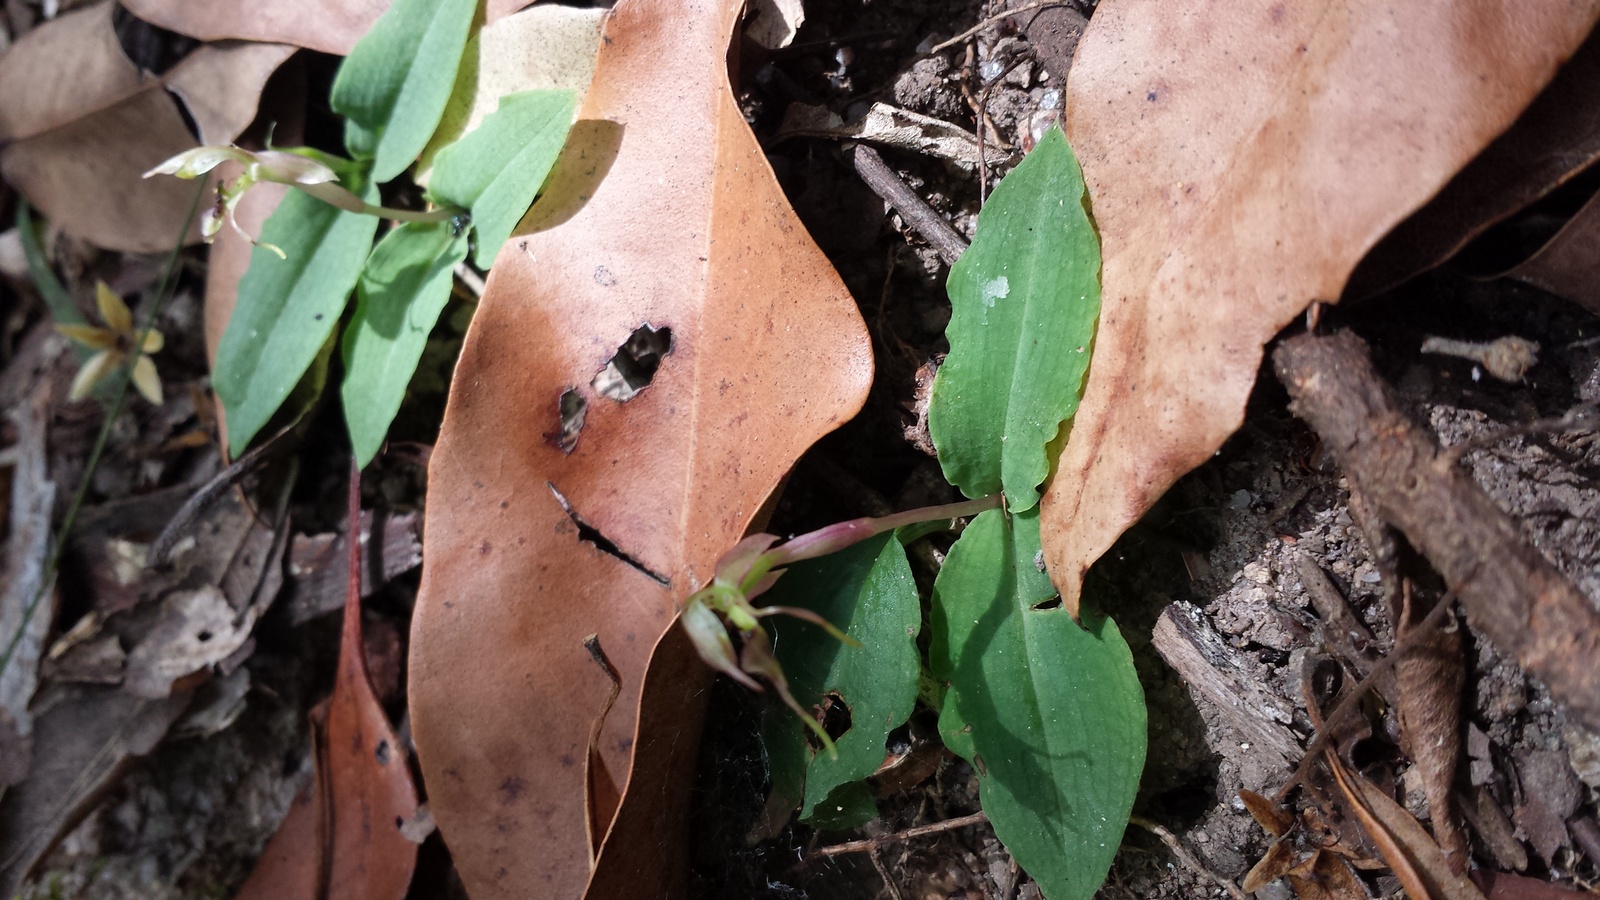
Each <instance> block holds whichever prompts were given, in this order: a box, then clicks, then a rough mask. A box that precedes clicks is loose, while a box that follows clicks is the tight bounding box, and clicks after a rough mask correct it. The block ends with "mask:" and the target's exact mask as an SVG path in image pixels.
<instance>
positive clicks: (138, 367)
mask: <svg viewBox="0 0 1600 900" xmlns="http://www.w3.org/2000/svg"><path fill="white" fill-rule="evenodd" d="M95 304H96V305H97V306H99V307H100V318H101V320H102V321H104V322H105V323H106V324H105V325H104V326H99V325H57V326H56V330H57V331H59V332H61V333H62V334H64V335H66V336H67V337H68V338H71V339H72V340H74V341H77V342H78V343H80V344H82V345H84V346H85V347H88V348H89V349H91V350H96V351H98V352H97V353H95V354H94V355H93V356H91V357H89V358H88V359H87V360H86V361H85V362H84V364H83V367H82V368H80V369H79V370H78V375H77V377H75V378H73V379H72V390H71V392H70V393H69V394H68V395H67V399H68V400H71V401H73V402H76V401H78V400H82V399H83V398H84V397H87V396H89V394H90V392H92V391H93V390H94V389H95V386H96V385H98V384H99V383H100V382H102V381H104V380H105V378H106V376H107V375H109V374H111V373H112V372H115V371H116V370H117V369H119V368H121V367H122V366H123V365H124V364H126V363H127V361H128V357H129V355H133V356H134V357H135V359H134V362H133V373H132V379H133V386H134V388H135V389H136V390H138V392H139V394H140V396H142V397H144V398H145V399H146V400H149V401H150V402H151V403H153V404H155V405H156V406H160V405H161V378H160V376H158V375H157V374H156V364H155V363H154V362H152V361H151V359H150V356H149V354H151V353H155V352H157V351H159V350H160V349H161V346H162V345H163V344H164V343H166V339H165V338H163V337H162V335H161V332H159V331H157V330H155V329H154V328H151V329H150V330H149V331H148V332H146V333H145V335H144V340H143V341H141V340H140V339H139V330H138V329H137V328H135V327H134V325H133V313H131V312H129V311H128V304H126V303H124V302H123V300H122V298H121V297H119V296H117V294H116V292H115V291H113V290H111V288H109V287H106V283H105V282H103V281H100V282H96V283H95Z"/></svg>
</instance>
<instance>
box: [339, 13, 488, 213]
mask: <svg viewBox="0 0 1600 900" xmlns="http://www.w3.org/2000/svg"><path fill="white" fill-rule="evenodd" d="M477 8H478V0H394V3H393V4H392V5H391V6H390V7H389V9H388V10H387V11H386V12H384V14H383V15H382V16H379V17H378V21H377V22H376V23H374V24H373V26H372V30H370V31H368V32H367V34H366V36H365V37H363V38H362V39H361V40H360V41H359V42H357V43H356V45H355V46H354V47H353V48H351V50H350V55H349V56H347V57H345V60H344V62H343V63H342V64H340V66H339V74H338V76H337V77H336V78H334V81H333V92H332V93H331V94H330V95H329V98H328V99H329V102H330V103H331V104H332V106H333V111H334V112H336V113H339V114H340V115H342V116H344V117H345V118H346V119H347V120H348V121H347V122H346V123H345V131H344V143H345V147H346V148H347V149H348V150H349V151H350V154H351V155H352V156H354V157H355V158H357V159H363V160H366V159H370V160H372V177H373V179H374V180H375V181H378V182H379V183H382V182H385V181H388V180H390V179H391V178H394V177H395V176H396V175H399V174H400V173H401V172H404V171H405V170H406V167H407V166H409V165H411V163H412V162H414V161H415V160H416V158H417V154H419V153H421V152H422V148H423V147H426V146H427V144H428V138H430V137H432V136H433V131H434V129H435V128H437V127H438V125H439V118H440V116H442V115H443V114H444V107H445V104H446V103H447V102H449V100H450V91H451V89H452V88H454V86H455V81H456V69H457V68H458V67H459V66H460V64H461V51H462V50H463V49H464V48H465V47H466V45H467V33H468V32H469V31H470V30H471V28H472V19H473V16H474V14H475V13H476V12H477Z"/></svg>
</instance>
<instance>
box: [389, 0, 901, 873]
mask: <svg viewBox="0 0 1600 900" xmlns="http://www.w3.org/2000/svg"><path fill="white" fill-rule="evenodd" d="M741 6H742V4H741V3H739V2H737V0H720V2H716V3H705V2H701V3H692V2H685V3H674V4H667V3H660V2H655V3H648V2H643V0H623V2H621V3H619V4H618V5H617V6H616V8H615V9H614V10H613V12H612V14H611V17H610V19H609V21H608V22H607V25H606V30H605V42H604V45H603V46H602V48H601V51H600V56H599V59H598V62H597V65H596V69H595V75H594V80H593V82H592V86H591V87H590V90H589V93H588V96H587V98H586V100H585V103H584V106H583V108H582V110H581V111H580V114H579V118H580V121H579V123H578V124H577V126H576V127H575V128H574V131H573V135H572V137H571V138H570V139H569V141H568V146H567V148H566V151H565V153H564V158H563V160H562V161H561V162H559V163H558V164H557V168H556V171H555V172H554V173H552V176H551V180H550V181H549V182H548V188H547V196H546V197H545V198H544V199H543V200H542V201H540V204H539V205H538V206H536V207H535V209H534V210H533V211H532V212H531V213H530V216H529V219H528V220H527V221H525V222H524V225H523V236H522V237H516V236H514V237H513V238H512V239H511V240H510V241H509V242H508V243H507V245H506V246H505V248H504V249H502V251H501V252H500V256H499V258H498V259H497V260H496V263H495V266H494V268H493V270H492V271H491V273H490V275H489V282H488V289H487V291H486V293H485V294H484V297H483V301H482V303H481V304H480V306H479V309H478V312H477V315H476V317H475V318H474V320H473V323H472V327H471V329H470V331H469V332H468V335H467V338H466V343H465V347H464V348H463V351H462V356H461V361H460V363H459V364H458V367H457V369H456V376H455V380H454V382H453V385H452V388H451V396H450V402H449V406H448V408H447V410H446V413H445V421H444V426H443V429H442V432H441V434H440V439H439V442H438V444H437V446H436V448H435V451H434V453H433V457H432V464H431V467H430V478H429V499H428V522H427V528H426V532H425V535H424V547H425V556H424V559H425V563H424V569H423V580H422V587H421V592H420V594H419V597H418V603H417V607H416V613H415V616H414V618H413V623H412V634H413V637H412V657H411V670H410V671H411V690H410V698H411V711H412V723H413V728H414V733H415V736H416V741H417V748H418V754H419V756H420V759H421V762H422V768H423V772H424V774H425V776H426V778H427V780H428V784H429V790H430V805H431V807H432V809H433V812H434V816H435V818H436V820H437V821H438V824H439V829H440V832H441V834H442V835H443V837H444V839H445V841H446V843H447V844H448V845H449V846H450V849H451V851H452V853H453V854H454V859H455V862H456V865H457V867H458V870H459V871H460V873H461V876H462V878H463V881H464V882H465V884H466V886H467V889H468V891H469V892H470V893H471V894H472V895H473V897H474V898H475V900H483V898H495V897H505V898H521V897H529V896H538V897H548V898H553V900H560V898H574V897H577V896H579V895H580V894H581V893H582V892H583V890H584V887H585V884H586V883H587V881H588V880H589V846H588V840H587V838H586V834H585V809H584V798H585V796H586V795H587V794H588V793H589V791H588V790H586V786H585V784H584V783H583V778H584V776H583V773H584V769H585V766H584V756H585V751H586V748H587V745H588V738H589V731H590V726H591V724H592V721H593V719H594V717H595V716H596V715H598V714H599V711H600V709H601V707H602V704H603V702H604V699H605V696H606V694H607V693H608V691H609V688H610V685H609V682H608V681H607V679H606V677H605V675H604V673H603V672H602V671H601V670H600V668H599V667H598V666H597V665H596V663H595V662H594V661H593V659H591V658H590V656H589V653H588V652H587V651H586V650H585V648H584V646H583V641H584V638H585V637H586V636H588V635H590V634H598V635H599V639H600V642H601V645H602V646H603V647H604V649H605V651H606V653H607V654H608V656H609V657H610V659H611V661H612V662H613V663H614V665H615V667H616V669H617V672H618V674H619V675H620V679H621V683H622V693H621V696H620V698H619V699H618V701H617V704H616V706H615V708H614V709H613V710H612V711H611V713H610V716H609V718H608V719H607V721H606V725H605V728H604V731H603V733H602V737H601V741H600V754H599V756H600V758H601V760H602V761H603V762H604V766H603V767H599V768H601V769H602V771H600V772H597V777H605V778H610V779H611V780H612V781H613V783H614V784H617V785H621V784H623V783H626V784H627V793H626V794H625V795H624V798H623V801H622V807H621V808H622V809H624V810H627V809H629V808H630V803H633V802H636V801H637V799H638V798H640V797H641V796H645V795H650V794H654V795H658V796H659V797H660V798H661V803H662V808H663V810H666V811H671V810H674V809H678V808H680V807H679V805H678V804H677V801H676V800H675V799H674V798H675V797H677V796H678V795H679V794H680V793H681V792H686V791H687V790H688V788H689V783H688V779H687V777H686V776H684V775H683V774H682V770H681V764H682V761H683V760H684V759H685V758H692V752H690V753H687V754H685V753H684V752H682V751H683V748H684V746H685V742H687V743H688V744H693V743H694V742H695V741H697V740H698V735H699V732H698V728H697V726H696V724H695V723H696V721H697V719H698V715H699V713H698V711H697V709H696V707H695V703H697V702H700V701H699V700H698V699H697V698H695V697H693V696H685V695H684V694H683V693H682V691H681V689H680V688H678V687H677V686H675V685H666V686H663V688H662V695H663V697H664V698H670V702H667V701H665V700H664V702H663V704H662V705H661V706H660V707H659V708H656V709H653V710H650V711H648V718H649V722H651V723H661V724H663V725H664V726H666V730H667V731H668V733H667V734H666V735H663V736H661V737H659V738H656V737H652V738H651V739H650V740H649V741H648V742H647V741H646V739H645V736H644V732H641V736H640V738H639V741H638V747H637V748H635V746H634V744H635V724H636V722H638V721H639V718H640V712H639V703H640V695H641V690H642V684H643V682H644V680H645V668H646V662H647V660H648V658H649V656H650V653H651V651H652V649H653V648H655V647H656V645H657V641H658V639H659V638H661V636H662V635H663V633H664V632H666V631H667V629H668V628H669V627H671V626H672V625H673V623H674V621H675V619H676V613H677V602H678V601H679V600H681V599H682V598H683V597H685V596H687V595H688V594H689V593H691V592H692V591H694V590H695V589H696V588H697V587H699V586H700V585H702V584H704V583H705V582H706V581H707V580H708V579H709V578H710V577H711V574H712V567H713V565H714V563H715V561H716V559H717V557H718V556H719V555H721V554H722V553H723V552H725V551H726V550H728V549H730V548H731V547H732V546H733V545H734V543H735V542H737V541H738V540H739V538H740V537H741V536H742V535H743V534H744V532H745V530H746V528H747V527H748V526H749V525H750V523H751V521H752V519H753V518H754V517H755V516H756V515H757V510H758V509H759V508H760V507H761V505H762V502H763V500H764V499H765V498H766V497H767V495H768V494H769V493H770V492H771V491H772V490H773V489H774V487H775V486H776V485H777V484H778V482H779V479H780V478H781V477H782V476H783V473H784V472H785V471H786V470H787V469H788V468H789V467H790V466H791V465H792V464H793V462H794V461H795V459H796V458H797V457H798V456H799V454H800V453H801V451H803V450H804V449H805V448H806V447H807V446H809V445H810V444H811V443H812V442H813V441H815V440H816V439H817V438H818V437H820V436H821V435H823V434H824V433H826V432H827V431H828V430H830V429H832V428H833V427H835V426H836V425H837V424H839V423H840V422H842V421H843V420H844V419H846V418H848V417H849V416H850V415H852V414H853V413H854V411H855V410H856V409H857V408H858V407H859V406H860V404H861V403H862V401H863V398H864V396H865V393H866V390H867V386H868V383H869V381H870V378H871V372H872V363H871V355H870V350H869V345H868V340H867V335H866V332H865V329H864V326H863V323H862V321H861V318H860V315H859V313H858V312H857V311H856V308H855V304H854V303H853V302H852V300H851V298H850V295H849V293H848V292H847V290H846V289H845V288H844V286H843V284H842V283H841V282H840V280H839V278H838V276H837V274H835V273H834V271H833V270H832V268H831V267H830V266H829V264H828V261H827V259H826V258H825V257H824V256H823V255H822V253H821V252H820V251H819V250H818V249H817V248H816V246H815V244H813V243H812V241H811V239H810V238H809V236H807V234H806V232H805V229H804V227H803V226H802V225H801V224H800V222H799V220H798V219H797V218H796V217H795V215H794V213H793V211H792V210H791V209H790V208H789V206H788V204H787V203H786V202H785V200H784V197H783V193H782V191H781V190H780V189H779V187H778V185H777V182H776V181H775V179H774V178H773V175H772V172H771V170H770V168H769V167H768V165H767V161H766V159H765V157H764V155H763V154H762V152H761V149H760V147H759V146H758V145H757V144H756V142H755V140H754V138H753V136H752V135H751V134H750V132H749V129H748V127H747V126H746V125H745V122H744V120H743V118H742V117H741V116H740V113H739V109H738V106H737V104H736V103H735V101H734V98H733V95H732V92H731V90H730V88H729V84H728V75H727V66H726V59H727V53H728V44H729V39H730V36H731V34H732V30H733V27H734V24H735V22H736V20H737V18H738V16H739V12H740V9H741ZM645 326H648V328H646V327H645ZM667 329H670V337H669V336H668V334H667V331H666V330H667ZM625 345H630V346H631V348H632V349H631V351H628V352H624V353H623V356H624V360H623V362H624V363H628V365H627V367H628V368H633V367H634V364H633V363H631V362H629V360H630V359H637V360H639V363H640V365H642V366H643V367H644V368H646V369H648V367H649V364H652V363H655V364H658V365H659V369H658V370H656V371H655V372H654V376H653V381H652V382H651V383H650V385H649V386H648V387H647V388H644V389H643V390H642V391H641V392H639V393H637V394H636V395H633V396H632V397H631V399H627V400H621V399H616V398H617V397H619V396H622V394H621V393H620V392H619V391H617V389H616V388H615V387H612V388H610V389H608V390H605V391H602V390H601V388H600V387H597V386H596V385H595V381H596V379H597V376H600V375H601V373H602V372H603V371H605V370H607V369H608V362H609V361H610V360H612V359H613V357H615V356H616V355H617V354H618V353H619V348H623V347H624V346H625ZM663 349H664V350H665V351H666V352H665V353H661V352H660V351H661V350H663ZM604 384H605V379H601V385H602V386H604ZM569 391H570V392H572V395H571V396H572V398H573V399H572V400H570V401H569V403H571V402H574V401H575V400H577V399H581V400H582V402H583V404H584V406H585V408H586V411H587V418H586V420H585V424H584V426H583V429H582V431H581V432H580V433H579V434H578V435H577V436H576V443H568V442H563V441H562V440H561V439H560V438H561V432H562V423H561V415H560V411H561V408H562V396H563V395H564V394H567V393H568V392H569ZM569 450H570V452H568V451H569ZM670 646H673V642H672V639H671V638H669V639H668V640H667V641H666V642H664V643H663V647H670ZM663 659H665V657H663ZM661 668H662V671H663V672H676V673H680V674H683V675H684V677H687V678H689V679H690V681H691V683H692V682H693V680H694V676H698V677H699V678H704V677H705V675H704V670H703V668H702V667H700V664H699V663H698V662H694V661H692V660H691V661H689V662H688V663H685V664H683V665H681V666H680V665H678V664H676V662H675V663H674V664H672V665H666V664H665V663H663V664H662V666H661ZM652 695H653V693H652ZM673 703H682V704H687V705H686V706H684V707H683V708H673V707H672V706H671V704H673ZM642 727H643V726H641V728H642ZM636 749H637V756H638V757H639V758H638V759H637V760H635V758H634V757H635V755H636V753H635V750H636ZM658 755H659V757H661V758H665V759H666V760H667V762H666V763H665V764H662V763H661V762H659V759H658ZM630 771H633V772H634V774H633V775H632V776H629V774H628V773H629V772H630ZM641 773H650V776H649V777H648V778H647V777H646V776H645V775H644V774H641ZM658 778H660V779H664V780H657V779H658ZM594 793H595V794H597V795H599V794H603V793H604V791H599V790H597V791H595V792H594ZM598 818H600V819H601V820H602V821H603V820H604V819H605V818H609V817H607V816H600V817H598ZM652 825H653V827H654V828H655V829H656V832H657V834H656V835H652V839H653V840H655V839H662V838H666V839H670V840H679V839H681V835H680V834H679V831H680V829H681V828H682V827H683V824H682V822H681V821H675V820H672V819H670V818H665V819H661V820H658V821H655V822H653V823H652ZM613 847H615V852H613ZM629 850H632V851H636V852H637V851H652V852H653V850H654V848H653V847H647V846H634V847H631V848H630V847H623V846H619V845H617V843H616V842H615V841H613V842H610V843H609V844H608V846H607V847H606V848H604V849H603V850H602V854H601V866H602V868H604V867H605V866H606V865H607V864H608V863H607V858H608V857H611V856H615V855H616V853H617V852H621V853H624V854H625V853H626V852H627V851H629ZM617 865H626V863H625V862H624V863H617ZM630 868H631V867H630ZM638 871H642V872H644V874H646V875H650V876H652V877H659V878H661V879H664V880H670V879H671V877H672V874H671V873H670V872H661V871H650V870H648V869H647V868H645V867H640V869H638ZM634 896H639V897H646V896H650V897H653V896H659V894H656V893H653V892H652V889H651V888H650V887H648V886H643V887H637V888H636V893H635V894H634Z"/></svg>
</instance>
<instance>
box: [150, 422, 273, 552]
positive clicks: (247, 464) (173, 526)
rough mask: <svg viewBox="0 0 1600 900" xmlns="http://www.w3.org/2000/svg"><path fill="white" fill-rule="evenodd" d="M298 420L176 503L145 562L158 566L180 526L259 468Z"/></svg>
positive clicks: (178, 533)
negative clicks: (180, 502)
mask: <svg viewBox="0 0 1600 900" xmlns="http://www.w3.org/2000/svg"><path fill="white" fill-rule="evenodd" d="M300 424H301V423H300V421H299V420H297V421H294V422H291V423H289V424H288V425H285V426H284V427H282V428H280V429H278V432H277V433H276V434H274V435H273V436H272V437H270V438H268V439H267V441H266V443H263V444H261V445H259V446H257V447H253V448H251V449H250V450H249V451H247V452H246V453H245V454H244V455H243V456H241V457H239V458H238V459H236V460H234V461H233V463H232V464H231V465H229V466H228V467H227V468H226V469H223V470H222V471H221V472H218V473H217V474H216V475H214V476H212V478H211V480H210V481H208V482H206V483H205V484H204V485H201V487H200V489H199V490H197V491H195V492H194V493H193V494H191V495H190V496H189V499H187V500H185V501H183V505H182V506H180V507H178V511H177V512H175V513H173V514H172V518H171V519H169V520H168V521H167V524H166V527H165V528H162V529H161V533H160V534H158V535H156V539H155V542H154V543H152V544H151V545H150V555H149V557H148V563H149V565H151V566H159V565H162V564H163V563H165V562H166V561H167V556H168V555H169V554H171V553H172V548H173V547H174V546H175V545H177V543H178V536H179V535H181V534H183V532H184V530H185V529H187V528H188V527H189V526H190V525H192V524H194V520H195V517H196V516H199V515H200V514H201V513H202V512H205V511H206V509H207V508H209V507H210V506H211V504H212V503H215V502H216V500H217V498H218V497H220V496H222V494H223V492H225V491H227V489H228V488H231V487H233V486H234V485H236V484H238V483H239V482H240V481H243V480H244V479H245V478H246V477H247V476H249V475H250V474H251V473H252V472H255V471H256V470H257V469H260V468H261V466H262V465H263V464H265V463H266V462H267V460H269V459H271V458H272V457H273V456H274V455H276V454H277V452H278V451H279V450H281V449H283V447H284V444H285V441H284V438H285V436H287V435H288V434H289V432H291V431H293V430H295V428H296V427H297V426H298V425H300Z"/></svg>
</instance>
